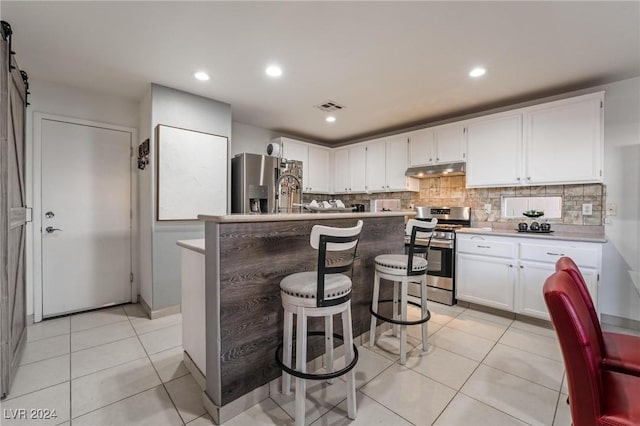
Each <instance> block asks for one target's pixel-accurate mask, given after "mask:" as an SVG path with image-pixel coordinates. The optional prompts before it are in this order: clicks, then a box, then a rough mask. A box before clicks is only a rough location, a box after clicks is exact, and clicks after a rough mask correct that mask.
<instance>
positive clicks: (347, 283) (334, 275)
mask: <svg viewBox="0 0 640 426" xmlns="http://www.w3.org/2000/svg"><path fill="white" fill-rule="evenodd" d="M362 225H363V222H362V221H361V220H359V221H358V222H357V224H356V226H354V227H352V228H333V227H328V226H322V225H315V226H314V227H313V229H312V230H311V237H310V244H311V246H312V247H313V248H314V249H317V250H318V269H317V270H316V271H309V272H298V273H295V274H291V275H288V276H286V277H284V278H283V279H282V280H281V281H280V297H281V298H282V307H283V309H284V326H283V343H282V346H280V347H279V348H278V350H277V351H276V363H277V364H278V365H279V366H280V367H281V368H282V393H283V394H285V395H289V394H290V393H291V376H294V377H295V378H296V379H295V383H296V388H295V424H296V426H303V425H304V423H305V401H306V380H327V381H329V382H330V381H331V380H332V379H334V378H336V377H339V376H342V375H346V378H347V415H348V417H349V418H350V419H355V418H356V411H357V410H356V387H355V374H354V371H353V368H354V367H355V366H356V363H357V361H358V349H357V348H356V347H355V345H354V344H353V330H352V324H351V289H352V282H351V278H350V277H349V276H347V275H345V274H344V272H348V271H351V272H353V262H354V259H355V253H356V249H357V246H358V239H359V237H360V232H361V231H362ZM348 252H350V254H348ZM294 314H295V315H296V326H295V330H296V336H295V339H294V338H293V329H294V327H293V315H294ZM337 314H341V317H342V332H343V335H344V336H341V335H339V334H336V333H334V332H333V316H334V315H337ZM308 317H324V326H325V330H324V332H320V331H312V332H307V318H308ZM308 336H324V341H325V369H326V370H327V373H323V374H317V373H307V371H306V368H307V337H308ZM334 338H337V339H339V340H342V341H343V342H344V354H345V365H346V366H345V367H344V368H342V369H341V370H339V371H334V369H333V348H334V344H333V339H334ZM294 341H295V347H296V350H295V358H296V360H295V361H296V362H295V364H296V365H295V368H294V367H293V366H292V357H293V346H294V343H293V342H294Z"/></svg>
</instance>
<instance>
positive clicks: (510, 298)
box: [456, 253, 515, 311]
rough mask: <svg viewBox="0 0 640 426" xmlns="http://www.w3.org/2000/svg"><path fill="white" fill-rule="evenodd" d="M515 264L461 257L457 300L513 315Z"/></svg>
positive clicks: (487, 258) (481, 258)
mask: <svg viewBox="0 0 640 426" xmlns="http://www.w3.org/2000/svg"><path fill="white" fill-rule="evenodd" d="M514 263H515V262H514V260H513V259H506V258H501V257H490V256H479V255H475V254H467V253H458V255H457V263H456V298H457V299H460V300H464V301H466V302H472V303H478V304H481V305H485V306H491V307H494V308H498V309H503V310H506V311H513V308H514V303H513V302H514V291H515V274H514V269H515V268H514Z"/></svg>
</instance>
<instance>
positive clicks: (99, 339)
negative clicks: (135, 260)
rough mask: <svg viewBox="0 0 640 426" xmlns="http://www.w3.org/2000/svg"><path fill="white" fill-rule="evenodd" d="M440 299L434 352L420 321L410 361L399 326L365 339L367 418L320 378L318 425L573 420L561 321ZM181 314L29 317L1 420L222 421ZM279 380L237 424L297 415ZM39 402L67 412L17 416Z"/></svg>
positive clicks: (362, 390) (311, 412) (278, 421)
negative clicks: (196, 367)
mask: <svg viewBox="0 0 640 426" xmlns="http://www.w3.org/2000/svg"><path fill="white" fill-rule="evenodd" d="M430 309H431V311H432V320H431V321H430V323H429V336H430V337H429V350H428V351H426V352H423V351H422V344H421V342H420V336H421V334H420V329H419V326H413V327H411V328H410V330H409V345H410V348H411V352H410V354H409V357H408V360H407V364H406V365H405V366H401V365H400V364H399V363H398V359H399V356H398V343H397V340H396V339H395V338H393V337H392V336H391V335H390V332H387V333H385V334H384V335H383V336H382V337H381V338H380V339H378V341H377V344H376V347H374V348H369V347H368V345H365V346H362V347H361V348H360V349H359V351H360V359H359V362H358V365H357V367H356V383H357V388H358V391H357V401H358V416H357V419H356V420H354V421H350V420H349V419H348V418H347V417H346V403H345V396H344V395H345V382H344V381H343V380H336V381H334V383H333V384H332V385H329V384H326V383H323V382H309V384H308V393H307V416H306V420H307V424H312V425H314V426H320V425H347V424H353V425H367V426H368V425H383V426H387V425H388V426H393V425H431V424H433V425H473V426H476V425H526V424H529V425H563V426H564V425H567V426H568V425H570V424H571V419H570V414H569V409H568V406H567V404H566V402H565V401H566V399H567V386H566V383H565V382H564V368H563V365H562V356H561V353H560V350H559V347H558V344H557V342H556V338H555V334H554V332H553V330H551V329H548V328H544V327H539V326H535V325H532V324H529V323H527V322H522V321H512V320H510V319H505V318H503V317H500V316H495V315H491V314H487V313H484V312H479V311H474V310H471V309H465V308H461V307H448V306H444V305H438V304H435V303H432V304H430ZM413 314H414V315H417V312H416V311H413ZM181 321H182V319H181V315H180V314H177V315H171V316H168V317H164V318H160V319H156V320H149V319H147V318H146V317H145V316H144V314H143V311H142V309H141V308H140V306H138V305H126V306H119V307H113V308H107V309H103V310H99V311H94V312H88V313H82V314H76V315H72V316H69V317H64V318H59V319H53V320H48V321H43V322H41V323H38V324H34V325H31V326H29V328H28V335H27V336H28V338H27V344H26V347H25V351H24V355H23V357H22V361H21V365H20V367H19V368H18V371H17V373H16V378H15V382H14V384H13V387H12V389H11V393H10V394H9V396H8V398H7V399H6V400H4V401H2V402H1V403H0V406H1V408H2V409H1V410H0V414H2V419H1V421H0V423H1V424H2V425H3V426H4V425H7V426H8V425H14V424H18V425H58V424H61V425H69V424H73V425H92V426H97V425H121V426H124V425H154V426H159V425H184V424H189V425H190V426H201V425H209V424H212V423H211V420H210V418H209V417H208V416H207V415H206V414H205V410H204V408H203V406H202V393H201V391H200V389H199V387H198V385H197V383H196V381H195V380H194V379H193V378H192V377H191V375H190V374H189V372H188V371H187V369H186V368H185V366H184V364H183V362H182V348H181V340H182V335H181V333H182V329H181ZM615 331H623V332H624V331H628V330H623V329H616V330H615ZM341 362H343V360H342V359H340V360H338V361H337V363H338V364H340V363H341ZM271 390H272V391H271V397H270V398H268V399H266V400H264V401H262V402H261V403H259V404H257V405H255V406H253V407H252V408H250V409H248V410H246V411H245V412H243V413H241V414H240V415H238V416H237V417H235V418H233V419H232V420H230V421H229V422H228V423H227V424H228V425H232V426H241V425H251V426H253V425H293V418H292V417H293V410H294V401H293V395H291V396H288V397H285V396H284V395H282V394H280V393H279V392H278V391H277V386H275V385H274V386H271ZM31 408H34V409H44V410H50V411H49V412H50V413H51V412H53V410H55V418H49V419H42V420H12V419H9V418H7V417H11V415H10V413H15V412H16V411H15V410H17V409H27V410H28V409H31ZM45 414H46V412H45Z"/></svg>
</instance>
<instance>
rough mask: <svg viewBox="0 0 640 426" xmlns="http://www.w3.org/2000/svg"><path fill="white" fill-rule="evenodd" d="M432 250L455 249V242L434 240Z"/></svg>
mask: <svg viewBox="0 0 640 426" xmlns="http://www.w3.org/2000/svg"><path fill="white" fill-rule="evenodd" d="M430 248H436V249H453V240H447V241H441V240H434V239H432V240H431V246H430Z"/></svg>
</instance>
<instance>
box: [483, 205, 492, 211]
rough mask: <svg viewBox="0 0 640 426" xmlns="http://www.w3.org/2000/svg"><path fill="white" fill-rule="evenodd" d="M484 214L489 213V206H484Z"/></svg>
mask: <svg viewBox="0 0 640 426" xmlns="http://www.w3.org/2000/svg"><path fill="white" fill-rule="evenodd" d="M484 212H485V213H491V204H485V205H484Z"/></svg>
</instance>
